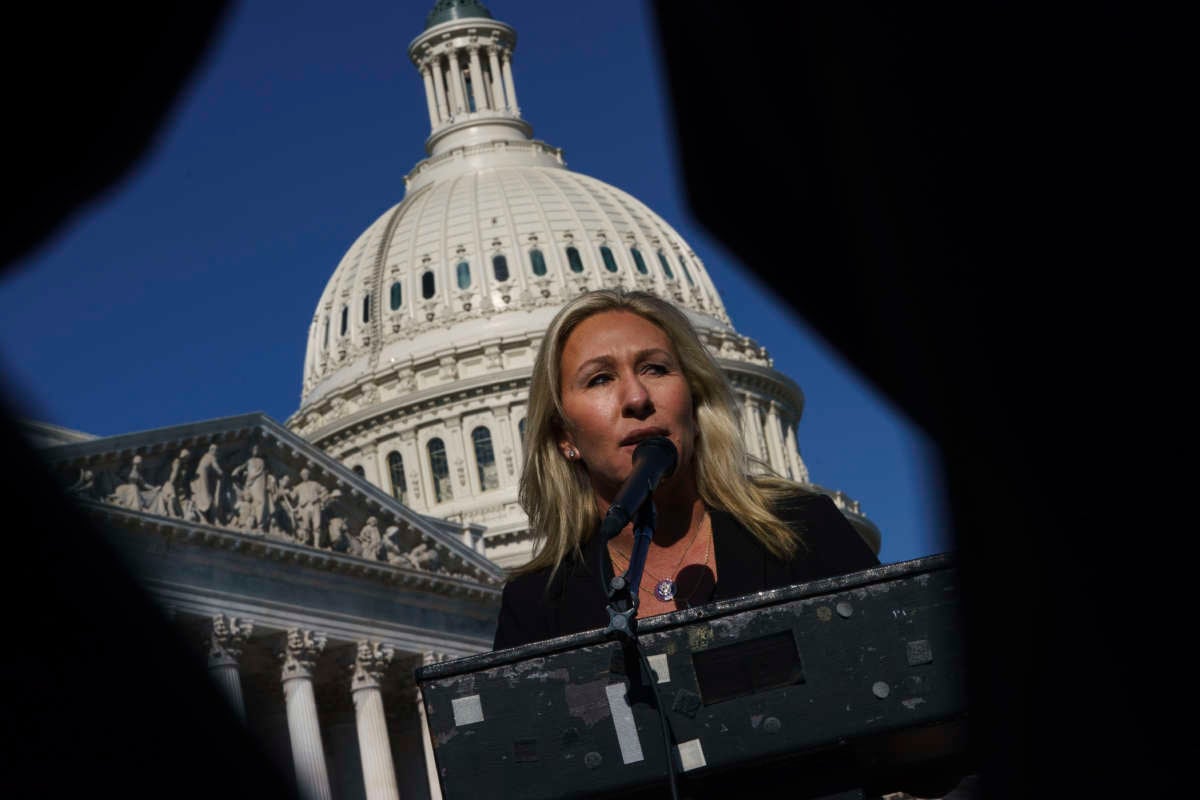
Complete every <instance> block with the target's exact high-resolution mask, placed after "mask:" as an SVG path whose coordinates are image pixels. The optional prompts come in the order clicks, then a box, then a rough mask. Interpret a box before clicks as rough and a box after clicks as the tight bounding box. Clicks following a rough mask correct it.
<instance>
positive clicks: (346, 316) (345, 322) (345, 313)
mask: <svg viewBox="0 0 1200 800" xmlns="http://www.w3.org/2000/svg"><path fill="white" fill-rule="evenodd" d="M348 330H350V306H342V326H341V335H342V336H345V335H346V331H348Z"/></svg>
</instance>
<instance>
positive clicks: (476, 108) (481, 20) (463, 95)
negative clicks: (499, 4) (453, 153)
mask: <svg viewBox="0 0 1200 800" xmlns="http://www.w3.org/2000/svg"><path fill="white" fill-rule="evenodd" d="M516 44H517V34H516V31H515V30H513V29H512V28H511V27H509V26H508V25H505V24H504V23H503V22H499V21H497V20H495V19H493V18H492V14H491V12H490V11H488V10H487V9H486V8H484V6H483V5H482V4H481V3H479V2H476V0H438V3H437V5H435V6H434V8H433V10H432V11H430V12H429V14H428V16H427V17H426V27H425V30H424V31H422V33H421V35H420V36H418V37H417V38H415V39H413V41H412V42H411V43H410V44H409V46H408V56H409V58H410V59H411V60H412V63H413V64H414V65H415V66H416V67H417V69H418V70H419V71H420V73H421V79H422V81H423V82H424V84H425V104H426V108H427V110H428V112H429V125H430V129H431V130H430V134H429V138H428V139H426V140H425V151H426V152H427V153H429V155H431V156H432V155H438V154H439V153H445V152H448V151H450V150H453V149H454V148H456V147H461V146H469V145H472V144H484V143H488V142H494V141H515V142H526V141H529V139H530V138H531V137H532V134H533V128H532V127H531V126H530V125H529V123H528V122H526V121H525V120H523V119H522V118H521V108H520V106H519V105H518V104H517V90H516V85H515V84H514V82H513V74H512V52H513V49H514V48H515V47H516Z"/></svg>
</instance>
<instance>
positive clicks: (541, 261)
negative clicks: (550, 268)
mask: <svg viewBox="0 0 1200 800" xmlns="http://www.w3.org/2000/svg"><path fill="white" fill-rule="evenodd" d="M529 266H530V268H532V269H533V274H534V275H537V276H539V277H540V276H542V275H545V274H546V259H545V257H544V256H543V255H542V251H541V250H538V249H537V248H534V249H533V250H530V251H529Z"/></svg>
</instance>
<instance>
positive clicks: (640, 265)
mask: <svg viewBox="0 0 1200 800" xmlns="http://www.w3.org/2000/svg"><path fill="white" fill-rule="evenodd" d="M629 255H631V256H633V265H634V266H635V267H637V271H638V272H640V273H642V274H643V275H649V274H650V270H649V269H647V268H646V260H645V259H643V258H642V251H641V250H638V249H637V248H636V247H631V248H629Z"/></svg>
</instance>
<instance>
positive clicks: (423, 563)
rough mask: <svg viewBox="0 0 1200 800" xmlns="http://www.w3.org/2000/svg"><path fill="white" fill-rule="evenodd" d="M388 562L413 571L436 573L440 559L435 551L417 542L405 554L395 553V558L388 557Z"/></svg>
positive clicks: (423, 543)
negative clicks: (410, 568)
mask: <svg viewBox="0 0 1200 800" xmlns="http://www.w3.org/2000/svg"><path fill="white" fill-rule="evenodd" d="M388 561H390V562H392V563H393V564H400V565H401V566H405V567H412V568H413V569H420V570H425V571H426V572H436V571H437V569H438V567H439V566H440V564H441V557H440V556H439V555H438V552H437V550H434V549H433V548H432V547H430V546H429V545H428V544H426V543H425V542H419V543H418V544H417V546H416V547H414V548H413V549H411V550H409V551H408V552H407V553H401V552H398V551H396V552H395V557H394V558H393V557H391V556H390V555H389V558H388Z"/></svg>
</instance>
